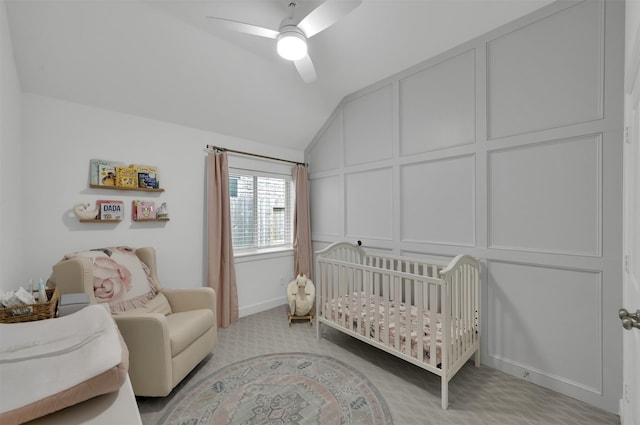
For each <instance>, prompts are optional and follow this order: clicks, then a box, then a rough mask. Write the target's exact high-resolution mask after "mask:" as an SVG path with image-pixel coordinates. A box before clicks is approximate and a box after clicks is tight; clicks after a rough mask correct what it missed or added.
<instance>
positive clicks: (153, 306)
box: [112, 292, 172, 316]
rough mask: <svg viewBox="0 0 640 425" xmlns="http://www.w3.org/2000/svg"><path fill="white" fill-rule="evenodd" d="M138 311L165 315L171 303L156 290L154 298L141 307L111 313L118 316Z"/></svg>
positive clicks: (169, 310) (168, 311) (169, 311)
mask: <svg viewBox="0 0 640 425" xmlns="http://www.w3.org/2000/svg"><path fill="white" fill-rule="evenodd" d="M139 313H160V314H164V315H165V316H166V315H168V314H171V313H172V311H171V305H170V304H169V300H167V297H165V296H164V294H163V293H161V292H158V294H157V295H156V296H155V298H153V299H151V300H149V301H147V302H146V303H145V304H144V305H143V306H142V307H138V308H134V309H130V310H126V311H117V312H114V313H112V314H114V315H118V316H126V315H132V314H139Z"/></svg>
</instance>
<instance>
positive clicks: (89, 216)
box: [73, 202, 100, 220]
mask: <svg viewBox="0 0 640 425" xmlns="http://www.w3.org/2000/svg"><path fill="white" fill-rule="evenodd" d="M89 205H90V204H89V203H88V202H80V203H78V204H75V205H74V206H73V213H74V214H75V215H76V217H78V218H79V219H81V220H95V219H96V217H98V214H100V210H99V209H95V210H93V211H88V210H87V208H89Z"/></svg>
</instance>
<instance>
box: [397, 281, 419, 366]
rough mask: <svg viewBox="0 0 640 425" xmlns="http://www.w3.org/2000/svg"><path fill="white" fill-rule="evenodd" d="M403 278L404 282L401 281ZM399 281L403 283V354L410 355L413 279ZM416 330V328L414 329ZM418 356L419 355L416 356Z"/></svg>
mask: <svg viewBox="0 0 640 425" xmlns="http://www.w3.org/2000/svg"><path fill="white" fill-rule="evenodd" d="M403 280H404V282H403ZM400 282H403V284H404V307H405V310H404V311H405V326H406V328H407V329H406V338H405V341H404V346H405V354H406V355H407V356H411V340H412V338H411V331H412V329H411V327H412V325H413V321H412V320H411V319H412V317H411V305H412V303H411V295H412V294H411V288H413V280H412V279H400ZM416 331H417V329H416ZM418 358H419V357H418Z"/></svg>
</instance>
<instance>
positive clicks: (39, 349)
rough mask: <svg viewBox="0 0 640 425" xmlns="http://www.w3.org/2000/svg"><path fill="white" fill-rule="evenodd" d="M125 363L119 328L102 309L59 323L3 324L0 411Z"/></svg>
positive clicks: (84, 311)
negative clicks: (123, 361) (122, 362)
mask: <svg viewBox="0 0 640 425" xmlns="http://www.w3.org/2000/svg"><path fill="white" fill-rule="evenodd" d="M121 361H122V346H121V344H120V337H119V334H118V330H117V327H116V324H115V322H114V320H113V319H112V317H111V314H110V313H109V312H108V311H107V310H106V309H105V308H104V307H103V306H102V305H91V306H88V307H86V308H84V309H82V310H80V311H78V312H77V313H74V314H71V315H69V316H65V317H60V318H58V319H50V320H40V321H34V322H24V323H12V324H0V382H2V385H1V386H0V412H7V411H10V410H13V409H17V408H19V407H22V406H25V405H27V404H30V403H33V402H36V401H38V400H41V399H43V398H45V397H49V396H52V395H54V394H57V393H59V392H61V391H64V390H66V389H69V388H71V387H73V386H75V385H78V384H80V383H81V382H84V381H86V380H88V379H90V378H93V377H94V376H97V375H99V374H101V373H102V372H105V371H107V370H109V369H111V368H113V367H114V366H116V365H118V364H120V363H121Z"/></svg>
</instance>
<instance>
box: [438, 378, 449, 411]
mask: <svg viewBox="0 0 640 425" xmlns="http://www.w3.org/2000/svg"><path fill="white" fill-rule="evenodd" d="M441 392H442V393H441V394H440V398H441V399H442V410H447V407H448V406H449V381H448V380H447V378H446V377H445V376H443V377H442V389H441Z"/></svg>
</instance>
